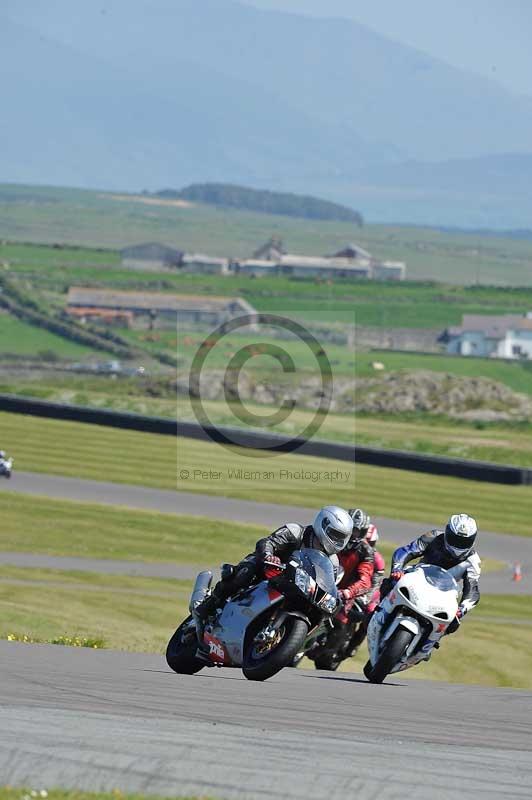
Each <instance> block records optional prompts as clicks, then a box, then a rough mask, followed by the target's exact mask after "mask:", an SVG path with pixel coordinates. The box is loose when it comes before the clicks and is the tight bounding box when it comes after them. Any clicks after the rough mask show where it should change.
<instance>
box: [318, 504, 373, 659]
mask: <svg viewBox="0 0 532 800" xmlns="http://www.w3.org/2000/svg"><path fill="white" fill-rule="evenodd" d="M349 516H350V517H351V519H352V520H353V533H352V535H351V538H350V540H349V542H348V544H347V546H346V547H345V548H344V549H343V550H342V551H341V552H340V553H339V554H338V560H339V561H340V567H341V568H342V570H343V573H344V574H343V576H342V578H341V580H340V582H339V584H338V595H339V598H340V600H341V603H342V607H341V609H340V610H339V612H338V613H337V615H336V617H335V619H334V627H333V629H332V631H331V632H330V634H329V636H328V637H327V641H326V644H325V647H324V649H323V650H321V651H320V652H319V653H316V657H315V658H314V660H315V663H316V667H317V669H336V668H337V667H338V665H339V664H340V662H341V661H342V660H343V659H344V658H347V656H348V655H349V653H348V652H347V649H349V650H350V649H351V648H350V642H351V637H352V635H353V633H354V630H355V626H356V623H357V622H359V621H360V620H361V619H362V617H363V615H364V607H365V603H364V598H365V597H366V596H367V595H369V594H370V593H371V592H372V579H373V572H374V553H373V548H372V546H371V545H370V544H369V542H367V541H366V535H367V532H368V526H369V524H370V521H369V517H368V515H367V514H366V513H365V512H364V511H362V510H361V509H351V510H350V511H349ZM310 657H312V656H310Z"/></svg>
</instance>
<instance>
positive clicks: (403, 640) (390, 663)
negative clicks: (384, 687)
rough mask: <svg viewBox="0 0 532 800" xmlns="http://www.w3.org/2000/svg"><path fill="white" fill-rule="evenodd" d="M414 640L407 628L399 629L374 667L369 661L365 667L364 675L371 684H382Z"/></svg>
mask: <svg viewBox="0 0 532 800" xmlns="http://www.w3.org/2000/svg"><path fill="white" fill-rule="evenodd" d="M413 638H414V634H413V633H412V631H407V630H406V629H405V628H397V630H396V631H395V633H394V634H393V636H392V637H391V639H389V640H388V642H387V643H386V646H385V648H384V650H383V651H382V653H381V655H380V656H379V658H378V660H377V662H376V664H375V666H374V667H372V666H371V662H370V661H368V663H367V664H366V666H365V667H364V675H365V676H366V678H367V679H368V681H370V683H382V682H383V680H384V679H385V678H386V676H387V675H388V674H389V673H390V672H391V670H392V669H393V668H394V667H395V665H396V664H397V662H398V661H400V660H401V659H402V657H403V656H404V654H405V653H406V651H407V650H408V648H409V646H410V642H411V641H412V639H413Z"/></svg>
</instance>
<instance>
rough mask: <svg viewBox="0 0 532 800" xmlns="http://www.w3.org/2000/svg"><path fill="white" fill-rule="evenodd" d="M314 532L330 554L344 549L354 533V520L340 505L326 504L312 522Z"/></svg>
mask: <svg viewBox="0 0 532 800" xmlns="http://www.w3.org/2000/svg"><path fill="white" fill-rule="evenodd" d="M312 527H313V528H314V533H315V534H316V536H317V537H318V539H319V540H320V542H321V544H322V547H323V549H324V550H325V552H326V553H327V555H328V556H331V555H332V554H333V553H339V552H340V550H343V549H344V547H345V546H346V545H347V543H348V542H349V540H350V538H351V534H352V533H353V520H352V519H351V517H350V516H349V514H348V513H347V511H346V510H345V509H343V508H340V507H339V506H325V508H322V509H321V511H318V513H317V515H316V519H315V520H314V522H313V523H312Z"/></svg>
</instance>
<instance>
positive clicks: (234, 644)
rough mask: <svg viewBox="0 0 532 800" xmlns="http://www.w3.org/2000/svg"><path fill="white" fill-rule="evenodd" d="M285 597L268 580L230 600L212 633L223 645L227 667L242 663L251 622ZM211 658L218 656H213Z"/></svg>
mask: <svg viewBox="0 0 532 800" xmlns="http://www.w3.org/2000/svg"><path fill="white" fill-rule="evenodd" d="M282 600H283V595H281V594H279V593H278V592H272V589H271V587H270V585H269V583H268V581H261V582H260V583H258V584H256V585H255V586H253V587H251V588H250V589H247V590H246V591H245V592H244V593H243V594H241V595H239V596H238V597H235V598H234V600H230V601H229V602H228V603H226V605H225V606H224V608H223V610H222V613H221V614H220V616H219V617H218V619H217V620H216V622H215V624H214V625H213V627H212V630H211V631H209V632H208V633H209V635H210V636H211V637H212V638H213V639H215V640H216V642H217V643H218V645H219V646H220V647H222V648H223V650H224V652H225V660H224V662H223V663H224V664H225V666H231V667H241V666H242V661H243V656H244V654H243V649H244V641H245V637H246V630H247V628H248V626H249V624H250V622H252V621H253V620H254V619H256V617H258V616H259V614H262V613H263V611H266V609H268V608H273V607H274V606H276V605H278V604H279V603H280V602H281V601H282ZM211 660H216V659H212V657H211ZM218 663H220V660H219V659H218Z"/></svg>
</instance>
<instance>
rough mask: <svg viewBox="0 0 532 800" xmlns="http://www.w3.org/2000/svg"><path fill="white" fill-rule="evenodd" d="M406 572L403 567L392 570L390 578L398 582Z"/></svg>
mask: <svg viewBox="0 0 532 800" xmlns="http://www.w3.org/2000/svg"><path fill="white" fill-rule="evenodd" d="M404 574H405V573H404V572H403V570H402V569H394V570H393V571H392V572H390V578H391V580H392V581H394V582H395V583H397V581H400V580H401V578H402V577H403V575H404Z"/></svg>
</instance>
